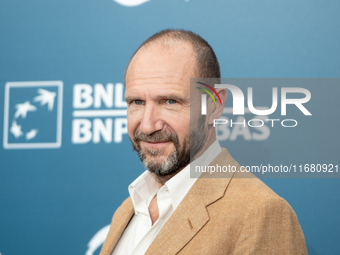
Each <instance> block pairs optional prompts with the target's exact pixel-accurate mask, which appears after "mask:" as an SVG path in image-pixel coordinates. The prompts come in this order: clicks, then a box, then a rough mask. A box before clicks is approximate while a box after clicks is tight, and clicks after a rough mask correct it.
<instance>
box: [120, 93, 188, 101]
mask: <svg viewBox="0 0 340 255" xmlns="http://www.w3.org/2000/svg"><path fill="white" fill-rule="evenodd" d="M157 99H159V100H162V99H173V100H176V101H178V102H181V103H186V102H187V101H189V99H186V98H183V97H181V96H178V95H176V94H168V95H160V96H157ZM134 100H142V99H141V98H140V97H138V96H128V97H126V98H125V101H126V102H127V103H129V102H131V101H134Z"/></svg>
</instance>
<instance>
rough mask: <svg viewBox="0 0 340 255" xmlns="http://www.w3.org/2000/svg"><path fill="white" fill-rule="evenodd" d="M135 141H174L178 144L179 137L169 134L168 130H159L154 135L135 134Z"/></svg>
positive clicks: (140, 132)
mask: <svg viewBox="0 0 340 255" xmlns="http://www.w3.org/2000/svg"><path fill="white" fill-rule="evenodd" d="M133 140H134V141H135V142H139V141H144V142H152V143H156V142H167V141H172V142H174V143H177V142H178V137H177V135H176V133H173V132H168V131H166V130H159V131H156V132H154V133H152V134H145V133H143V132H142V131H137V132H135V134H134V136H133Z"/></svg>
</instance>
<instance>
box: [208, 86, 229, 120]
mask: <svg viewBox="0 0 340 255" xmlns="http://www.w3.org/2000/svg"><path fill="white" fill-rule="evenodd" d="M216 92H217V94H218V95H219V96H220V98H221V101H222V105H221V102H220V100H219V99H218V98H217V97H215V100H216V105H214V108H213V110H212V111H211V112H210V114H209V117H208V125H212V124H213V123H214V119H219V118H220V117H221V116H222V114H223V109H224V105H225V101H226V100H227V95H228V91H227V90H226V89H216Z"/></svg>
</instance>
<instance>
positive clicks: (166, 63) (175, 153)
mask: <svg viewBox="0 0 340 255" xmlns="http://www.w3.org/2000/svg"><path fill="white" fill-rule="evenodd" d="M195 65H196V63H195V56H194V53H193V50H192V46H191V45H190V44H189V43H176V45H174V46H173V47H171V48H164V47H162V46H158V45H148V46H147V47H143V48H142V49H140V50H139V51H138V52H137V54H136V55H135V57H134V58H133V59H132V61H131V63H130V66H129V68H128V70H127V75H126V93H125V98H126V101H127V103H128V112H127V119H128V133H129V137H130V140H131V142H132V145H133V147H134V149H135V150H136V151H137V152H138V155H139V157H140V159H141V160H142V163H143V164H144V166H145V167H146V168H147V169H148V170H150V171H151V172H154V173H156V174H157V175H159V176H166V175H171V174H174V173H176V172H178V171H179V170H180V169H182V168H183V167H185V166H186V165H187V164H188V163H189V161H190V135H191V139H192V140H193V139H194V140H195V147H197V148H196V149H195V150H199V147H201V146H202V143H203V141H204V135H203V134H204V122H205V121H204V120H205V119H204V118H202V117H201V118H199V116H197V119H196V120H192V121H194V122H193V123H199V125H198V127H197V129H196V130H194V131H192V132H191V134H190V78H191V77H194V76H195V73H194V70H195ZM198 140H199V141H202V142H201V143H200V142H197V141H198Z"/></svg>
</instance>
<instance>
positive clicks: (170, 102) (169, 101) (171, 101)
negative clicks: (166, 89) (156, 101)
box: [166, 99, 177, 104]
mask: <svg viewBox="0 0 340 255" xmlns="http://www.w3.org/2000/svg"><path fill="white" fill-rule="evenodd" d="M166 102H167V104H176V103H177V101H176V100H173V99H168V100H166Z"/></svg>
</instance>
